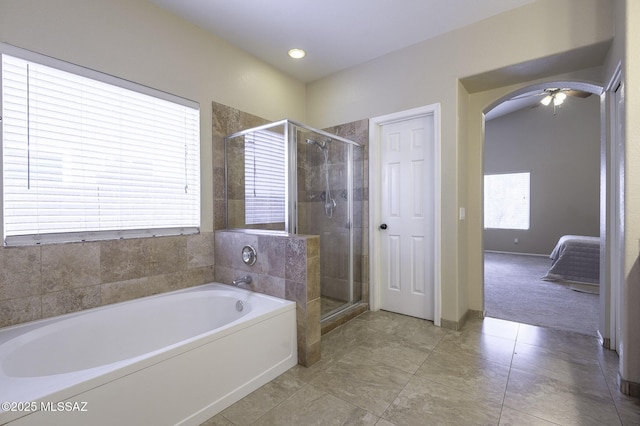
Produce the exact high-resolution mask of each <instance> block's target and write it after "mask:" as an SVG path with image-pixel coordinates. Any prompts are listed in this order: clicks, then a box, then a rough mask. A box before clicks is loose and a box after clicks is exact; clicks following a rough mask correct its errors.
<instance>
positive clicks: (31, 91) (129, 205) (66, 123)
mask: <svg viewBox="0 0 640 426" xmlns="http://www.w3.org/2000/svg"><path fill="white" fill-rule="evenodd" d="M67 65H68V64H67ZM78 68H80V67H78ZM88 71H89V70H88ZM108 77H110V76H108ZM110 78H111V79H114V78H113V77H110ZM124 83H126V84H127V85H129V86H131V85H132V83H130V82H124ZM144 89H145V91H147V92H149V91H152V89H149V88H146V87H145V88H144ZM159 93H160V92H159ZM199 132H200V123H199V110H198V108H197V104H195V103H193V102H191V101H185V102H184V103H183V104H181V103H176V102H173V101H168V100H166V99H161V98H159V97H156V96H152V95H149V94H146V93H141V92H139V91H135V90H129V89H127V88H123V87H119V86H117V85H113V84H109V83H105V82H103V81H99V80H95V79H92V78H87V77H84V76H81V75H78V74H74V73H70V72H67V71H62V70H60V69H57V68H53V67H49V66H45V65H42V64H40V63H36V62H31V61H28V60H25V59H21V58H18V57H14V56H10V55H7V54H3V55H2V148H3V190H4V194H3V201H4V202H3V206H4V208H3V213H4V237H5V244H6V245H21V244H31V243H34V242H48V241H78V240H86V239H102V238H117V237H123V236H137V235H166V234H176V233H189V232H196V231H197V228H198V227H199V222H200V164H199V163H200V152H199V146H200V135H199Z"/></svg>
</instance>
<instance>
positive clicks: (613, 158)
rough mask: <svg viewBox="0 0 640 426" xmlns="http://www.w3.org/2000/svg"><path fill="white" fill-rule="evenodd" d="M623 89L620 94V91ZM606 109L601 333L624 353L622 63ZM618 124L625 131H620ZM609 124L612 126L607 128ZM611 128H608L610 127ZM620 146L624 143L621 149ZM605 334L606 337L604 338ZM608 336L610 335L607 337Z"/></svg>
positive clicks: (607, 91)
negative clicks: (605, 284)
mask: <svg viewBox="0 0 640 426" xmlns="http://www.w3.org/2000/svg"><path fill="white" fill-rule="evenodd" d="M618 89H620V92H618ZM604 93H605V103H604V109H605V110H606V111H605V112H604V113H603V116H602V117H601V120H600V121H601V123H602V124H601V125H602V127H603V138H602V139H603V147H602V155H603V156H604V157H605V158H606V160H605V161H604V164H605V166H604V170H603V174H604V177H603V181H604V183H603V184H604V185H605V188H603V194H604V198H605V205H604V206H603V207H601V210H602V211H603V212H604V213H605V215H606V218H605V219H603V218H601V222H600V223H601V225H600V227H601V229H603V230H604V233H605V235H606V236H607V237H608V238H607V239H606V245H605V247H604V256H602V259H601V261H600V270H601V271H604V273H603V272H601V281H602V276H603V275H604V281H605V282H608V283H609V288H608V291H607V292H606V293H605V297H604V298H601V300H600V303H601V305H600V309H601V312H600V313H601V318H600V324H601V327H602V328H603V329H602V331H601V332H600V336H599V337H600V341H601V343H602V345H603V346H604V347H605V348H607V349H611V350H615V351H616V352H618V353H620V351H621V347H620V346H621V345H622V344H623V341H622V331H621V323H622V318H621V313H622V306H621V303H622V300H621V299H622V296H621V294H622V285H623V282H624V252H625V249H624V202H625V201H624V163H625V151H624V144H625V137H624V119H625V117H624V108H625V104H624V78H623V72H622V63H621V62H618V64H617V66H616V68H615V71H614V73H613V76H612V78H611V80H610V81H609V83H608V84H607V85H606V87H605V92H604ZM616 93H621V95H622V108H621V109H619V108H618V107H619V105H618V102H617V100H618V98H617V95H616ZM618 123H621V124H622V128H618ZM607 125H608V126H607ZM607 127H608V128H607ZM620 143H621V144H622V147H621V149H619V145H620ZM601 254H602V252H601ZM602 332H604V333H605V335H604V336H603V335H602ZM606 333H608V334H606Z"/></svg>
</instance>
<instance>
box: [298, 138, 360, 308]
mask: <svg viewBox="0 0 640 426" xmlns="http://www.w3.org/2000/svg"><path fill="white" fill-rule="evenodd" d="M296 139H297V183H298V191H297V192H298V193H297V195H298V203H297V208H298V217H297V224H298V229H297V233H299V234H311V235H319V236H320V288H321V313H322V317H323V318H326V317H328V316H330V315H332V314H333V313H336V312H339V311H341V310H342V309H344V308H345V307H348V306H350V305H351V304H353V303H354V302H356V301H359V300H360V298H361V294H360V293H361V292H360V286H359V285H357V284H359V282H360V281H361V280H360V279H359V278H357V277H356V276H355V275H356V274H357V275H358V277H359V274H360V271H361V268H359V267H358V265H359V263H360V262H356V256H354V254H355V250H356V249H357V247H356V246H361V243H360V244H356V242H355V240H356V238H354V237H355V235H356V232H357V228H361V222H362V221H361V220H358V221H354V217H355V215H354V212H355V210H359V211H362V209H361V208H360V209H356V207H357V206H356V203H354V201H355V200H356V199H358V197H356V196H355V195H356V192H357V191H355V190H354V177H353V171H354V149H355V150H357V149H359V147H357V146H354V145H351V144H348V143H345V142H342V141H340V140H337V139H331V138H329V137H327V136H324V135H321V134H317V133H314V132H310V131H307V130H306V129H299V130H298V132H297V135H296ZM359 199H360V200H361V197H359ZM360 203H361V202H360ZM356 222H359V223H360V225H359V224H358V223H356ZM358 233H359V234H361V230H360V232H358ZM357 258H358V259H359V257H357ZM356 288H357V289H358V291H356Z"/></svg>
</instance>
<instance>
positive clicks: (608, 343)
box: [596, 330, 613, 350]
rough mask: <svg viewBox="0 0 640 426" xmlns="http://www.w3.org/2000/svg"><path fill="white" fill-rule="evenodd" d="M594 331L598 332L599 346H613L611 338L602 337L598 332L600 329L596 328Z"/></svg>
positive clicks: (608, 347) (607, 347) (606, 347)
mask: <svg viewBox="0 0 640 426" xmlns="http://www.w3.org/2000/svg"><path fill="white" fill-rule="evenodd" d="M596 333H597V334H598V343H600V346H602V347H603V348H605V349H609V350H613V348H612V347H611V339H610V338H608V337H603V336H602V333H600V330H596Z"/></svg>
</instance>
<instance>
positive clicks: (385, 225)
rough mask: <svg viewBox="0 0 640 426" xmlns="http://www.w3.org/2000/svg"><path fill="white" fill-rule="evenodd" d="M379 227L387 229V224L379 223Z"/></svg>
mask: <svg viewBox="0 0 640 426" xmlns="http://www.w3.org/2000/svg"><path fill="white" fill-rule="evenodd" d="M380 229H382V230H383V231H384V230H385V229H387V224H386V223H383V224H382V225H380Z"/></svg>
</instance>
